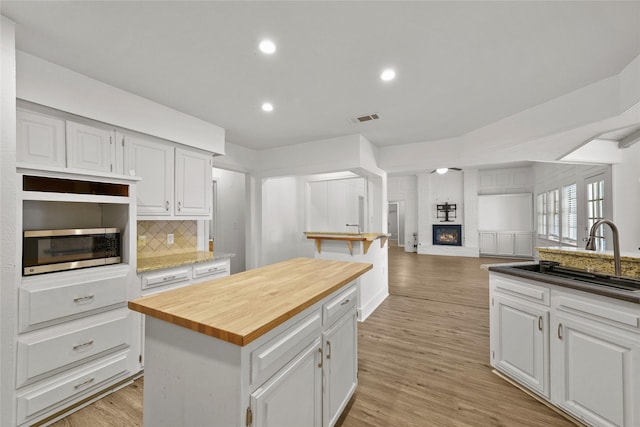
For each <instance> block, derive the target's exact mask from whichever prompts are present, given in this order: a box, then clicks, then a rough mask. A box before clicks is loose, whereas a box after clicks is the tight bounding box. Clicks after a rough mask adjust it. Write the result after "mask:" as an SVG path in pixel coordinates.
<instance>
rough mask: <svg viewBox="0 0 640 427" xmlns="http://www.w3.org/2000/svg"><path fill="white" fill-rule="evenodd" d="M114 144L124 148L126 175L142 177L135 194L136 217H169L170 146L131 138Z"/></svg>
mask: <svg viewBox="0 0 640 427" xmlns="http://www.w3.org/2000/svg"><path fill="white" fill-rule="evenodd" d="M117 140H118V141H124V145H125V147H126V156H125V166H124V168H125V171H126V172H127V173H130V174H132V175H137V176H140V177H142V181H140V182H139V183H138V187H137V193H136V195H137V204H138V215H163V216H169V215H171V213H172V209H173V206H172V205H173V151H174V148H173V146H172V145H171V144H165V143H162V142H160V141H158V140H155V139H152V138H149V137H144V136H140V135H132V134H118V135H117Z"/></svg>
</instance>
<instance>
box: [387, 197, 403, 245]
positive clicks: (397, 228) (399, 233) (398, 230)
mask: <svg viewBox="0 0 640 427" xmlns="http://www.w3.org/2000/svg"><path fill="white" fill-rule="evenodd" d="M388 209H389V210H388V216H387V218H388V220H387V221H388V222H387V227H388V228H387V230H388V233H389V234H390V236H389V241H391V242H392V244H393V243H395V244H396V245H397V246H402V247H404V200H394V201H390V202H389V207H388Z"/></svg>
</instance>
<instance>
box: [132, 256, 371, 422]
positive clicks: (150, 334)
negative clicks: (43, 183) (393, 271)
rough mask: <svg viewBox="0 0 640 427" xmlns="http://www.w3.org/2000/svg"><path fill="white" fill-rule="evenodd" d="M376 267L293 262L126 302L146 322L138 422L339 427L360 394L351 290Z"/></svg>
mask: <svg viewBox="0 0 640 427" xmlns="http://www.w3.org/2000/svg"><path fill="white" fill-rule="evenodd" d="M372 268H373V266H372V265H371V264H368V263H359V262H344V261H334V260H323V259H310V258H295V259H291V260H288V261H283V262H280V263H277V264H272V265H268V266H265V267H261V268H257V269H254V270H249V271H246V272H243V273H238V274H234V275H231V276H229V277H225V278H221V279H217V280H214V281H209V282H204V283H200V284H195V285H191V286H188V287H185V288H179V289H175V290H171V291H167V292H163V293H160V294H155V295H150V296H147V297H143V298H139V299H137V300H134V301H129V308H130V309H131V310H135V311H138V312H140V313H143V314H145V315H146V319H145V356H144V358H145V364H144V370H145V386H144V387H145V390H144V424H145V425H146V426H154V427H156V426H172V427H176V426H196V425H208V426H220V427H223V426H224V427H229V426H240V425H242V426H244V425H282V423H286V425H325V426H332V425H333V424H335V422H336V421H337V420H338V418H339V416H340V414H341V413H342V411H343V410H344V408H345V407H346V405H347V403H348V401H349V399H350V398H351V396H352V395H353V393H354V392H355V388H356V386H357V321H356V304H357V297H358V293H357V288H356V284H357V281H358V277H359V276H360V275H362V274H363V273H365V272H367V271H369V270H371V269H372ZM323 384H324V387H323ZM247 405H248V406H247ZM267 408H268V410H267Z"/></svg>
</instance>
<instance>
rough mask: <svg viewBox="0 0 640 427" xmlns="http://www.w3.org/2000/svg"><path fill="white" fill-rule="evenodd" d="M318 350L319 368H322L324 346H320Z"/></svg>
mask: <svg viewBox="0 0 640 427" xmlns="http://www.w3.org/2000/svg"><path fill="white" fill-rule="evenodd" d="M318 352H320V362H318V368H322V348H319V349H318Z"/></svg>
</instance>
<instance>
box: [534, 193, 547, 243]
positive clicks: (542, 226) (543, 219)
mask: <svg viewBox="0 0 640 427" xmlns="http://www.w3.org/2000/svg"><path fill="white" fill-rule="evenodd" d="M536 207H537V208H536V218H537V220H538V236H540V237H547V193H540V194H538V197H537V203H536Z"/></svg>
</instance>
